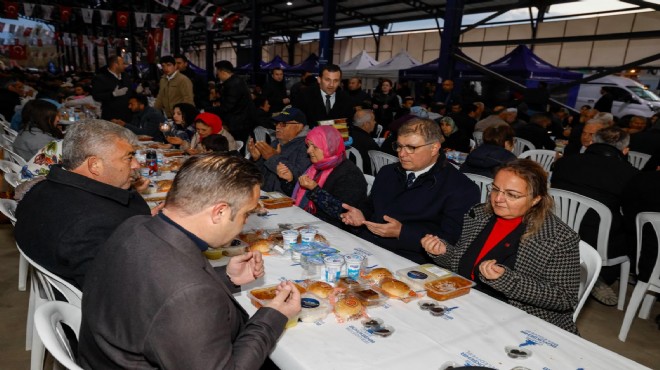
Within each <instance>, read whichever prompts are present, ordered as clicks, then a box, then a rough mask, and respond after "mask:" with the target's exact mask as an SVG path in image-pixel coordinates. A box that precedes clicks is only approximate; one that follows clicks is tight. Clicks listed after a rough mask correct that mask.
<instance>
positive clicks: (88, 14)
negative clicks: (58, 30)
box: [3, 0, 250, 32]
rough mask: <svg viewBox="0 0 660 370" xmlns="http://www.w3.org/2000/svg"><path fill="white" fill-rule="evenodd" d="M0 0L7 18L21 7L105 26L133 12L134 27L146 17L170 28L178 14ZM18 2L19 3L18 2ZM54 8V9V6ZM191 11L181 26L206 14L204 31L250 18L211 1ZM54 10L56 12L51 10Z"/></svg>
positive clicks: (167, 1) (175, 3)
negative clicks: (77, 18) (224, 12)
mask: <svg viewBox="0 0 660 370" xmlns="http://www.w3.org/2000/svg"><path fill="white" fill-rule="evenodd" d="M153 1H155V2H156V3H158V4H160V5H162V6H164V7H169V8H172V9H174V10H177V11H178V10H179V8H180V7H181V6H188V5H190V3H191V2H192V1H193V0H153ZM3 2H4V16H5V18H8V19H18V16H19V13H20V12H21V10H22V14H23V15H24V16H26V17H38V18H41V19H43V20H45V21H52V20H53V17H54V14H57V15H59V20H60V22H62V23H67V22H69V21H70V20H71V17H72V16H73V15H74V14H75V16H76V17H77V16H78V13H79V14H80V16H81V17H82V20H83V22H84V23H85V24H92V23H93V21H94V15H95V14H98V17H99V19H100V22H101V25H103V26H109V25H110V24H111V21H112V20H113V15H114V20H115V24H116V25H117V27H120V28H127V27H128V25H129V21H130V17H131V16H133V17H134V19H135V25H136V26H137V27H138V28H142V27H145V26H146V23H147V20H149V27H150V28H161V20H162V21H163V22H162V27H164V28H169V29H173V28H175V27H176V25H177V23H178V17H179V16H178V14H176V13H145V12H129V11H121V10H103V9H90V8H78V7H71V6H62V5H57V6H55V5H42V4H33V3H25V2H23V3H19V2H16V1H6V0H5V1H3ZM21 5H22V6H21ZM56 8H57V9H56ZM212 8H213V13H212V14H213V15H212V16H208V14H209V13H210V11H211V9H212ZM190 9H191V11H192V13H194V14H186V15H183V26H184V29H188V28H190V25H191V24H192V22H193V21H194V20H195V18H197V17H205V18H206V29H207V31H218V30H221V31H225V32H228V31H231V30H233V29H234V26H236V28H237V29H238V31H239V32H242V31H244V30H245V28H246V27H247V25H248V23H249V22H250V18H248V17H247V16H245V15H242V14H236V13H233V12H228V13H227V14H224V15H223V16H221V13H222V8H221V7H220V6H216V5H214V4H213V3H211V2H207V1H205V0H198V1H197V2H196V3H195V4H194V5H193V6H191V8H190ZM55 10H57V12H55Z"/></svg>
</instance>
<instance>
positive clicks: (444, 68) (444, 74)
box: [436, 0, 465, 95]
mask: <svg viewBox="0 0 660 370" xmlns="http://www.w3.org/2000/svg"><path fill="white" fill-rule="evenodd" d="M464 5H465V0H447V6H446V12H445V17H444V20H445V26H444V30H443V31H442V37H441V39H440V40H441V44H440V60H439V63H438V77H440V79H441V80H442V81H444V80H446V79H451V78H452V76H453V73H454V64H455V61H454V58H452V56H451V54H452V53H453V52H454V49H456V45H458V40H459V38H460V35H461V24H462V22H463V6H464ZM440 91H442V89H441V88H440V86H438V88H437V89H436V95H437V94H438V93H439V92H440Z"/></svg>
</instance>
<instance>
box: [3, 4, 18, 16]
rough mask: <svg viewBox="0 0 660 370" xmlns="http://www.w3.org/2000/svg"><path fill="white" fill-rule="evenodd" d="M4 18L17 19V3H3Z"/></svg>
mask: <svg viewBox="0 0 660 370" xmlns="http://www.w3.org/2000/svg"><path fill="white" fill-rule="evenodd" d="M5 17H6V18H9V19H18V3H15V2H12V1H5Z"/></svg>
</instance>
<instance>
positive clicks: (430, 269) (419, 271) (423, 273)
mask: <svg viewBox="0 0 660 370" xmlns="http://www.w3.org/2000/svg"><path fill="white" fill-rule="evenodd" d="M451 274H452V273H451V271H449V270H445V269H443V268H441V267H438V266H436V265H433V264H430V263H428V264H425V265H419V266H413V267H409V268H405V269H401V270H397V272H396V275H397V276H398V277H399V279H400V280H401V281H403V282H404V283H406V284H408V285H409V286H410V287H411V288H412V289H414V290H424V289H425V288H424V284H426V283H428V282H430V281H433V280H437V279H440V278H441V277H445V276H449V275H451Z"/></svg>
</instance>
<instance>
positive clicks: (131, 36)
mask: <svg viewBox="0 0 660 370" xmlns="http://www.w3.org/2000/svg"><path fill="white" fill-rule="evenodd" d="M134 12H135V8H134V7H133V12H131V15H130V16H129V17H128V31H129V32H128V37H129V39H128V47H129V50H130V51H131V64H132V65H133V68H132V69H131V70H132V71H133V80H137V78H138V77H139V76H140V68H138V63H137V45H136V42H135V33H136V29H135V17H134V16H133V14H134Z"/></svg>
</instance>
